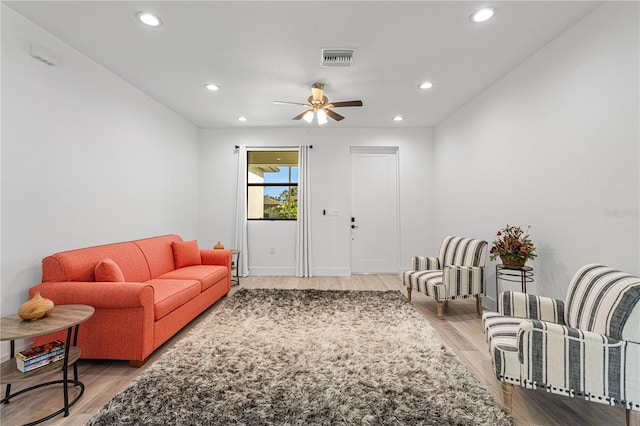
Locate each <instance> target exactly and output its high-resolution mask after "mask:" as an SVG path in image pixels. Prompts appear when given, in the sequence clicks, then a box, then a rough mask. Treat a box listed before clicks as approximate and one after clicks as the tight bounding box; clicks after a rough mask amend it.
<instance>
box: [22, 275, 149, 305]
mask: <svg viewBox="0 0 640 426" xmlns="http://www.w3.org/2000/svg"><path fill="white" fill-rule="evenodd" d="M36 291H38V292H40V295H41V296H42V297H46V298H47V299H51V300H53V303H55V304H56V305H66V304H82V305H90V306H93V307H94V308H96V309H98V308H107V309H117V308H136V307H144V308H149V309H151V310H152V312H153V287H151V286H150V285H148V284H145V283H134V282H125V283H121V282H118V283H115V282H77V281H64V282H55V281H48V282H45V283H41V284H38V285H36V286H33V287H31V288H30V289H29V297H30V298H31V297H33V295H34V294H35V292H36Z"/></svg>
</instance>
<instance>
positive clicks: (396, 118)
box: [393, 115, 404, 121]
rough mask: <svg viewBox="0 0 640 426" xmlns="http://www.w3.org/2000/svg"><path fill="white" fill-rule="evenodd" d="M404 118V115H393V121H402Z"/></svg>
mask: <svg viewBox="0 0 640 426" xmlns="http://www.w3.org/2000/svg"><path fill="white" fill-rule="evenodd" d="M402 120H404V117H403V116H401V115H396V116H395V117H393V121H402Z"/></svg>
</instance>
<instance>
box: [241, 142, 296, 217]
mask: <svg viewBox="0 0 640 426" xmlns="http://www.w3.org/2000/svg"><path fill="white" fill-rule="evenodd" d="M255 152H270V153H277V152H295V153H296V156H298V158H299V155H300V154H299V152H300V151H299V149H298V148H297V147H296V148H290V149H287V148H261V149H255V148H254V149H247V160H246V161H247V176H246V179H247V181H246V202H247V212H246V219H247V221H297V220H298V217H297V215H296V217H268V218H265V217H261V218H257V217H249V210H250V209H249V191H250V188H256V187H258V188H260V187H261V188H269V187H285V188H288V189H289V191H291V188H296V189H297V188H298V183H299V182H292V181H291V176H292V168H293V167H294V166H286V167H288V168H289V173H288V179H289V180H288V182H250V181H249V174H250V173H251V164H252V163H250V161H249V157H250V155H251V154H252V153H255ZM253 164H256V163H253ZM295 167H297V168H298V171H299V170H300V164H299V159H297V160H296V165H295ZM298 180H299V178H298ZM296 193H297V191H296ZM263 209H264V207H263Z"/></svg>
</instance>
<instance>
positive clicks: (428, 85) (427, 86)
mask: <svg viewBox="0 0 640 426" xmlns="http://www.w3.org/2000/svg"><path fill="white" fill-rule="evenodd" d="M418 87H419V88H421V89H431V88H432V87H433V83H432V82H430V81H425V82H424V83H421V84H420V85H419V86H418Z"/></svg>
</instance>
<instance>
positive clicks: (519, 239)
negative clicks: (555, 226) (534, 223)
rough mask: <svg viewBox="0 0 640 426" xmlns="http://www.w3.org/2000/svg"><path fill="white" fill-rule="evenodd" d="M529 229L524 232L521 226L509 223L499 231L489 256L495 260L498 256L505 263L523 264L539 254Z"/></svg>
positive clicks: (510, 264)
mask: <svg viewBox="0 0 640 426" xmlns="http://www.w3.org/2000/svg"><path fill="white" fill-rule="evenodd" d="M529 229H531V226H529V227H527V231H526V232H524V231H523V230H522V228H521V227H519V226H509V225H507V226H506V227H505V228H504V229H501V230H499V231H498V233H497V234H496V236H497V237H498V238H497V239H496V240H494V241H493V246H492V247H491V251H490V252H489V253H490V255H489V258H490V259H491V260H495V259H496V258H497V257H498V256H499V257H500V259H501V260H502V263H503V264H504V265H509V266H523V265H524V264H525V262H526V261H527V259H533V258H535V257H536V256H537V254H536V253H535V251H536V248H535V246H534V245H533V243H532V242H531V239H530V238H529Z"/></svg>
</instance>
